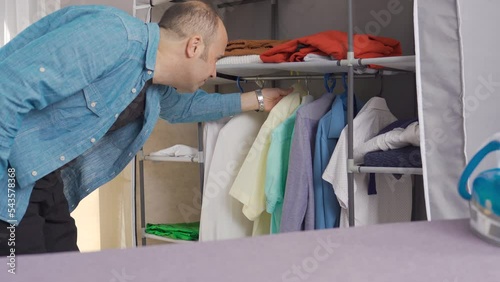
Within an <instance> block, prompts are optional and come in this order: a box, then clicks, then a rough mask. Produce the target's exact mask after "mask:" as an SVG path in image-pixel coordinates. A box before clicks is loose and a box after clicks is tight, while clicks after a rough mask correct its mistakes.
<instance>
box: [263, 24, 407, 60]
mask: <svg viewBox="0 0 500 282" xmlns="http://www.w3.org/2000/svg"><path fill="white" fill-rule="evenodd" d="M309 53H315V54H323V55H328V56H330V57H332V58H334V59H336V60H342V59H346V58H347V33H345V32H341V31H336V30H329V31H324V32H320V33H316V34H313V35H309V36H305V37H301V38H298V39H294V40H290V41H288V42H287V43H284V44H281V45H278V46H276V47H274V48H272V49H269V50H268V51H266V52H264V53H262V54H261V55H260V58H261V59H262V61H263V62H264V63H282V62H302V61H303V60H304V57H305V56H306V55H307V54H309ZM401 55H402V51H401V44H400V42H399V41H398V40H395V39H392V38H387V37H381V36H373V35H367V34H355V35H354V57H355V58H379V57H390V56H401Z"/></svg>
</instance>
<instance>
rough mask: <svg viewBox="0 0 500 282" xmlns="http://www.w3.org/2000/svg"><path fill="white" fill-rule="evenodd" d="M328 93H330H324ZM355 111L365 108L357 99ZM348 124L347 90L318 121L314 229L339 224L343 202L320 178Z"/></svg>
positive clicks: (314, 164) (314, 171) (314, 180)
mask: <svg viewBox="0 0 500 282" xmlns="http://www.w3.org/2000/svg"><path fill="white" fill-rule="evenodd" d="M325 95H329V94H325ZM355 105H356V106H355V114H356V113H357V112H358V111H359V110H360V109H361V108H362V107H361V106H362V105H361V103H360V102H359V101H358V100H357V99H356V102H355ZM346 125H347V93H346V92H344V93H342V94H341V95H339V96H337V97H335V100H334V101H333V103H332V107H331V110H330V111H328V112H327V113H326V114H325V115H324V116H323V117H322V118H321V119H320V121H319V124H318V131H317V132H316V144H315V146H314V147H315V149H314V161H313V185H314V208H315V211H314V213H315V222H314V228H315V229H325V228H333V227H338V226H339V219H340V205H339V202H338V200H337V197H336V196H335V192H334V187H332V185H331V184H330V183H328V182H326V181H324V180H323V179H322V178H321V175H322V174H323V172H324V171H325V169H326V167H327V165H328V163H329V161H330V158H331V156H332V154H333V151H334V149H335V146H336V145H337V141H338V139H339V138H340V133H342V130H343V129H344V127H345V126H346Z"/></svg>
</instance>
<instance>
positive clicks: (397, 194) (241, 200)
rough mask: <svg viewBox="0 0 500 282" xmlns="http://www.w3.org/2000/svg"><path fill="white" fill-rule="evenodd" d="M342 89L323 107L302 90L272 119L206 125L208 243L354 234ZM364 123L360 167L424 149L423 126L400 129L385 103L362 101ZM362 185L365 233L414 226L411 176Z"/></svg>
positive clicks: (250, 117) (366, 180)
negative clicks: (396, 152) (337, 230)
mask: <svg viewBox="0 0 500 282" xmlns="http://www.w3.org/2000/svg"><path fill="white" fill-rule="evenodd" d="M325 82H326V80H325ZM343 82H344V83H343V92H342V93H341V94H334V93H333V92H334V91H333V89H334V88H335V85H333V87H329V86H328V85H327V86H326V87H325V88H327V91H326V93H324V94H322V95H321V96H320V97H319V98H318V99H317V100H314V98H313V96H312V95H309V91H308V90H305V89H304V87H303V86H302V85H301V84H299V83H297V84H295V85H294V86H293V88H294V92H293V93H292V94H290V95H288V96H286V97H285V98H283V99H282V101H280V103H278V105H276V107H275V108H274V109H273V110H272V111H271V112H270V113H269V114H266V113H255V112H247V113H243V114H241V115H238V116H235V117H233V118H231V119H230V120H227V119H226V120H222V121H218V122H212V123H206V124H205V130H204V131H205V154H206V158H205V160H206V168H205V176H206V178H205V183H204V184H205V185H204V189H203V190H204V195H203V202H202V210H201V220H200V221H201V223H200V240H201V241H211V240H222V239H233V238H241V237H247V236H257V235H265V234H276V233H283V232H292V231H300V230H313V229H325V228H334V227H347V226H348V220H347V219H348V214H347V209H348V206H347V166H346V159H347V150H346V149H347V148H346V146H347V140H346V132H345V131H346V124H347V84H346V82H345V79H344V81H343ZM355 115H356V118H355V119H354V130H355V134H356V135H355V140H354V148H355V151H356V153H357V154H356V156H357V157H358V159H359V160H360V161H359V163H363V159H364V157H365V156H367V155H369V153H371V152H373V153H375V152H377V151H384V150H385V151H387V150H392V149H397V148H406V147H407V146H412V147H417V148H418V145H419V140H418V134H412V133H418V122H417V121H413V122H410V123H408V122H407V123H406V124H402V125H391V123H393V122H394V121H396V118H395V117H394V116H393V115H392V113H391V112H390V111H389V109H388V108H387V104H386V103H385V100H384V99H383V98H380V97H374V98H372V99H370V100H369V101H368V102H367V103H366V104H365V105H363V103H362V102H361V101H360V100H358V99H357V98H355ZM389 125H391V126H392V127H393V128H392V129H391V130H389V129H385V127H387V126H389ZM383 129H384V130H386V131H387V132H381V130H383ZM414 135H416V136H414ZM372 138H373V139H372ZM372 177H373V178H374V179H375V181H372V182H374V183H372V182H371V181H370V179H371V178H372ZM355 182H356V186H355V193H356V194H355V196H356V202H357V203H358V204H357V205H356V218H355V219H356V225H367V224H375V223H383V222H395V221H410V220H411V209H412V201H411V200H412V198H411V197H412V178H411V177H410V176H400V175H386V174H384V175H376V176H370V175H367V174H357V175H356V176H355ZM370 185H371V186H373V187H376V188H373V189H371V190H372V191H371V193H369V191H368V189H369V186H370ZM371 186H370V187H371ZM374 191H375V192H374Z"/></svg>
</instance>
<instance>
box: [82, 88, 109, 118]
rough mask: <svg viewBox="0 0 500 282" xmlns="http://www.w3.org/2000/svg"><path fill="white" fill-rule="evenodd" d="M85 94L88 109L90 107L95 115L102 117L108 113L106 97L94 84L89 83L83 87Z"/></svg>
mask: <svg viewBox="0 0 500 282" xmlns="http://www.w3.org/2000/svg"><path fill="white" fill-rule="evenodd" d="M83 96H84V98H85V103H86V105H87V109H89V110H90V111H91V112H92V113H94V114H95V115H97V116H99V117H101V116H103V115H105V114H106V113H107V109H108V108H107V106H106V102H105V99H103V97H102V96H101V94H100V93H99V90H97V89H96V87H95V86H94V85H92V84H91V85H89V86H87V87H86V88H84V89H83Z"/></svg>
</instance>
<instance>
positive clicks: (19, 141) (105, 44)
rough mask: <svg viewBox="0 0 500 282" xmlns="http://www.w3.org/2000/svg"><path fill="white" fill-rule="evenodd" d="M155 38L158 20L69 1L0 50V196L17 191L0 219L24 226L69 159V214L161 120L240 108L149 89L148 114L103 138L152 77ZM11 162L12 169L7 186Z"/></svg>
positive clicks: (233, 97) (231, 99) (226, 101)
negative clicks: (39, 187)
mask: <svg viewBox="0 0 500 282" xmlns="http://www.w3.org/2000/svg"><path fill="white" fill-rule="evenodd" d="M96 23H98V24H96ZM159 38H160V30H159V26H158V24H157V23H148V24H146V23H144V22H142V21H140V20H138V19H136V18H133V17H131V16H130V15H128V14H127V13H125V12H123V11H121V10H118V9H115V8H111V7H104V6H73V7H68V8H64V9H61V10H59V11H57V12H55V13H52V14H50V15H48V16H47V17H45V18H42V19H41V20H40V21H38V22H36V23H35V24H33V25H31V26H29V27H28V28H26V29H25V30H24V31H23V32H21V33H20V34H19V35H18V36H17V37H15V38H14V39H13V40H12V41H10V42H9V43H8V44H7V45H5V46H4V47H2V48H1V49H0V85H1V86H2V92H1V93H0V105H2V110H1V111H0V183H4V184H2V185H1V188H2V189H0V199H8V196H9V195H14V194H15V205H13V206H8V205H7V201H6V200H5V201H3V200H2V203H1V204H0V220H3V221H10V220H17V223H16V224H18V223H19V221H20V220H21V219H22V217H23V216H24V213H25V211H26V208H27V206H28V203H29V198H30V195H31V191H32V189H33V185H34V183H35V182H36V181H37V180H38V179H40V178H42V177H43V176H45V175H46V174H48V173H50V172H52V171H54V170H56V169H58V168H59V167H61V166H63V165H64V164H66V163H68V162H70V161H72V160H73V162H72V164H71V165H69V166H68V167H65V168H64V169H62V171H61V176H62V179H63V181H64V192H65V195H66V198H67V199H68V204H69V209H70V211H72V210H73V209H75V208H76V206H77V205H78V203H79V201H80V200H81V199H83V198H84V197H86V196H87V195H88V194H90V193H92V191H94V190H95V189H96V188H98V187H99V186H101V185H103V184H105V183H106V182H108V181H109V180H111V179H113V178H114V177H115V176H116V175H117V174H118V173H120V172H121V171H122V170H123V168H124V167H125V166H126V165H127V164H128V163H129V162H130V161H131V160H132V159H133V158H134V156H135V154H136V152H137V151H138V150H139V149H140V148H141V147H142V146H143V144H144V143H145V141H146V139H147V138H148V136H149V135H150V134H151V131H152V130H153V127H154V126H155V124H156V122H157V120H158V117H161V118H163V119H166V120H168V121H169V122H172V123H173V122H196V121H202V120H215V119H219V118H221V117H224V116H229V115H234V114H238V113H240V112H241V102H240V94H239V93H235V94H229V95H220V94H214V95H208V94H207V93H206V92H204V91H202V90H198V91H196V92H195V93H194V94H192V95H182V94H180V93H178V92H177V91H176V90H175V89H174V88H172V87H169V86H164V85H152V86H150V87H149V88H148V90H147V93H146V105H145V112H144V119H139V120H136V121H135V122H131V123H129V124H127V125H126V126H124V127H122V128H120V129H119V130H116V131H113V132H109V133H108V134H106V132H108V129H109V128H110V127H111V126H112V124H113V123H114V122H115V120H116V118H117V117H118V116H119V114H120V113H121V112H122V111H123V110H124V109H125V108H126V107H127V105H129V104H130V103H131V102H132V101H133V100H134V98H135V97H136V96H137V95H138V94H139V92H140V91H141V89H142V88H143V87H144V84H145V83H146V81H148V80H149V79H151V78H152V77H153V74H154V71H155V63H156V55H157V49H158V43H159ZM21 50H22V52H18V51H21ZM25 54H30V56H29V57H26V55H25ZM8 167H12V168H14V169H15V188H14V189H13V190H11V191H9V190H8V189H6V185H5V183H8V182H7V181H8V175H7V168H8ZM9 179H11V178H10V177H9ZM9 183H11V181H9ZM13 191H15V192H13ZM9 203H10V202H9Z"/></svg>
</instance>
